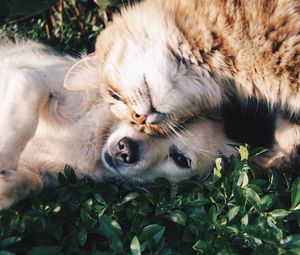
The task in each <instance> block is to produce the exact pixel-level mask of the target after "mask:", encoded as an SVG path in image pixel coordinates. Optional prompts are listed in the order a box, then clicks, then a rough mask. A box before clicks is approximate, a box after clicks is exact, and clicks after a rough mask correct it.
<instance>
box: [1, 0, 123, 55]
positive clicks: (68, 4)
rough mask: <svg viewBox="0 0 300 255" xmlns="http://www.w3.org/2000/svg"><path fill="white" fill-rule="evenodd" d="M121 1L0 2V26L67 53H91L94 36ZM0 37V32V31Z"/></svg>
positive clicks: (42, 0) (31, 0) (10, 33)
mask: <svg viewBox="0 0 300 255" xmlns="http://www.w3.org/2000/svg"><path fill="white" fill-rule="evenodd" d="M126 2H127V1H122V0H97V1H92V0H26V1H22V0H0V27H1V24H2V30H4V31H5V34H6V35H8V36H9V37H14V36H15V35H16V34H18V35H19V36H24V37H26V38H31V39H33V40H38V41H42V42H44V43H47V44H49V45H52V46H54V47H55V48H57V49H59V50H63V51H65V52H68V53H71V54H77V55H78V54H79V53H78V52H85V53H89V52H92V51H93V50H94V44H95V40H96V37H97V35H98V34H99V33H100V31H101V30H102V29H103V28H104V27H105V24H106V23H107V22H108V21H109V20H110V19H111V16H112V12H113V11H115V10H117V8H118V7H119V6H120V4H121V3H126ZM0 35H1V29H0Z"/></svg>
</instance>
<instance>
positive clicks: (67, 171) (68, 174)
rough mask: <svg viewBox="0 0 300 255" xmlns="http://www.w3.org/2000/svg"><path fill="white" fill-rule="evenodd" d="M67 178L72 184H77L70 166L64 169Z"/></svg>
mask: <svg viewBox="0 0 300 255" xmlns="http://www.w3.org/2000/svg"><path fill="white" fill-rule="evenodd" d="M64 173H65V176H66V177H67V179H68V181H69V182H70V183H71V184H75V183H76V174H75V172H74V169H73V168H72V167H71V166H70V165H66V166H65V169H64Z"/></svg>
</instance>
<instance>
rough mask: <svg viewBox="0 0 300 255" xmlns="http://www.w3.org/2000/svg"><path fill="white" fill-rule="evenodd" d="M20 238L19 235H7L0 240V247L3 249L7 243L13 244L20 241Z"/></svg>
mask: <svg viewBox="0 0 300 255" xmlns="http://www.w3.org/2000/svg"><path fill="white" fill-rule="evenodd" d="M21 240H22V238H21V237H19V236H11V237H7V238H5V239H3V240H1V241H0V249H3V248H5V247H7V246H9V245H12V244H15V243H17V242H20V241H21Z"/></svg>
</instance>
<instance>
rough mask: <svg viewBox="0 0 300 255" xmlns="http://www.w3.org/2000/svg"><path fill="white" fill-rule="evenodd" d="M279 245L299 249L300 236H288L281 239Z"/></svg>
mask: <svg viewBox="0 0 300 255" xmlns="http://www.w3.org/2000/svg"><path fill="white" fill-rule="evenodd" d="M280 243H281V245H283V246H284V247H285V248H289V249H290V248H300V234H296V235H290V236H288V237H286V238H285V239H283V240H282V241H281V242H280Z"/></svg>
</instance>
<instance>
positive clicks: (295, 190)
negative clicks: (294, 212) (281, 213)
mask: <svg viewBox="0 0 300 255" xmlns="http://www.w3.org/2000/svg"><path fill="white" fill-rule="evenodd" d="M299 203H300V178H299V177H298V178H297V179H296V180H295V181H294V183H293V186H292V194H291V209H294V208H295V207H296V206H297V205H298V204H299Z"/></svg>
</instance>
